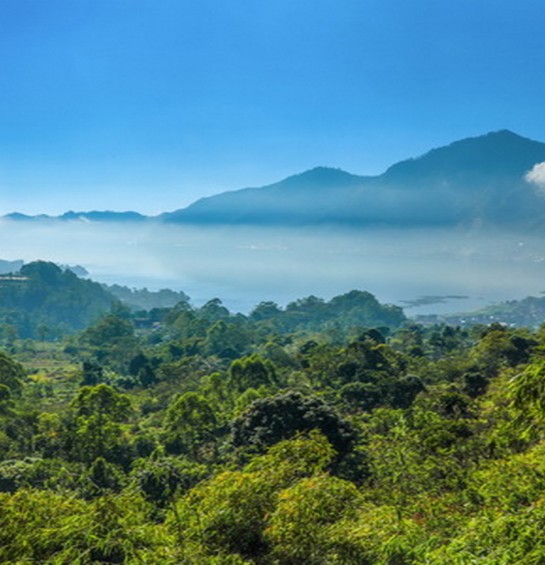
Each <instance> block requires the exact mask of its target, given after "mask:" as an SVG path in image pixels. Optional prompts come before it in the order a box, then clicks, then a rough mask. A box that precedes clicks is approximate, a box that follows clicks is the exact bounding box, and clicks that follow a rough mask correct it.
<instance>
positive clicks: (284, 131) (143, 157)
mask: <svg viewBox="0 0 545 565" xmlns="http://www.w3.org/2000/svg"><path fill="white" fill-rule="evenodd" d="M544 29H545V6H544V5H543V0H521V1H519V2H513V1H512V0H509V1H506V0H458V1H456V2H446V1H445V2H441V1H439V0H413V1H411V2H408V1H407V0H271V1H269V2H260V1H257V0H236V1H234V0H195V1H188V0H0V214H3V213H7V212H11V211H14V210H17V211H21V212H26V213H39V212H45V213H60V212H63V211H66V210H68V209H75V210H91V209H100V210H102V209H112V210H126V209H132V210H137V211H140V212H144V213H157V212H161V211H167V210H174V209H176V208H180V207H183V206H185V205H187V204H188V203H190V202H192V201H194V200H195V199H197V198H199V197H200V196H204V195H208V194H212V193H217V192H221V191H223V190H229V189H235V188H242V187H245V186H260V185H263V184H267V183H271V182H274V181H276V180H280V179H281V178H284V177H286V176H288V175H290V174H294V173H298V172H301V171H303V170H306V169H308V168H311V167H313V166H317V165H325V166H333V167H340V168H343V169H345V170H348V171H350V172H353V173H359V174H378V173H380V172H382V171H383V170H384V169H385V168H386V167H387V166H389V165H390V164H392V163H394V162H396V161H399V160H401V159H403V158H406V157H410V156H416V155H419V154H421V153H423V152H425V151H427V150H428V149H430V148H432V147H435V146H439V145H444V144H446V143H449V142H451V141H454V140H456V139H460V138H463V137H467V136H473V135H479V134H481V133H486V132H488V131H491V130H498V129H503V128H508V129H511V130H513V131H516V132H517V133H519V134H521V135H524V136H527V137H531V138H533V139H538V140H542V141H545V110H544V108H545V106H544V104H545V102H544V101H545V73H544V72H543V68H545V33H543V30H544Z"/></svg>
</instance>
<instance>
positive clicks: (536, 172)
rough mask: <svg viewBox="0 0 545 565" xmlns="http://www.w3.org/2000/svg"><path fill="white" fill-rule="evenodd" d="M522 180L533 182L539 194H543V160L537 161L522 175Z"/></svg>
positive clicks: (544, 188) (544, 167) (544, 170)
mask: <svg viewBox="0 0 545 565" xmlns="http://www.w3.org/2000/svg"><path fill="white" fill-rule="evenodd" d="M524 180H526V182H529V183H530V184H533V185H534V187H535V188H536V189H537V191H538V192H539V193H540V194H543V195H545V161H544V162H543V163H537V164H535V165H534V166H533V167H532V170H531V171H528V172H527V173H526V174H525V175H524Z"/></svg>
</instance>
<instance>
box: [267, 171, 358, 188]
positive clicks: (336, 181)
mask: <svg viewBox="0 0 545 565" xmlns="http://www.w3.org/2000/svg"><path fill="white" fill-rule="evenodd" d="M360 180H361V177H358V176H356V175H353V174H351V173H347V172H346V171H343V170H342V169H337V168H333V167H314V168H312V169H309V170H307V171H304V172H302V173H298V174H296V175H291V176H289V177H287V178H285V179H284V180H282V181H280V182H278V183H275V184H274V185H269V186H277V185H280V184H281V185H283V186H289V185H306V186H316V187H319V186H328V187H331V186H332V185H345V184H352V183H354V182H359V181H360Z"/></svg>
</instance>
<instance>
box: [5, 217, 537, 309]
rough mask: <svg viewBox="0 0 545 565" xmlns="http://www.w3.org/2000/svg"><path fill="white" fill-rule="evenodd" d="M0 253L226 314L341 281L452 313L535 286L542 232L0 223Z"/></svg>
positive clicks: (331, 291)
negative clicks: (184, 297) (435, 299)
mask: <svg viewBox="0 0 545 565" xmlns="http://www.w3.org/2000/svg"><path fill="white" fill-rule="evenodd" d="M0 241H1V243H0V258H1V259H4V260H17V259H23V260H24V261H26V262H29V261H32V260H38V259H41V260H49V261H54V262H56V263H62V264H72V265H74V264H80V265H82V266H84V267H85V268H86V269H87V270H88V271H89V274H90V277H91V278H92V279H94V280H97V281H100V282H106V283H108V284H113V283H117V284H123V285H127V286H130V287H137V288H141V287H147V288H149V289H150V290H158V289H160V288H172V289H174V290H183V291H184V292H186V293H187V294H188V295H189V296H190V297H191V299H192V302H193V303H195V304H202V303H203V302H205V301H207V300H210V299H212V298H215V297H217V298H220V299H221V300H222V301H223V302H224V303H225V304H226V305H227V306H228V307H229V308H230V309H232V310H234V311H243V312H248V311H249V310H250V309H251V308H252V307H253V306H255V305H257V304H258V303H259V302H261V301H267V300H273V301H275V302H277V303H279V304H280V305H285V304H287V303H288V302H290V301H292V300H295V299H297V298H302V297H305V296H309V295H311V294H313V295H316V296H319V297H321V298H324V299H329V298H331V297H332V296H334V295H338V294H343V293H344V292H347V291H349V290H351V289H359V290H366V291H369V292H371V293H373V294H374V295H375V296H376V297H377V298H378V299H379V300H380V301H381V302H387V303H395V304H398V305H401V306H404V307H407V304H406V302H405V301H411V300H414V299H417V298H419V297H422V296H467V299H451V300H447V301H446V302H444V303H442V304H430V305H423V306H421V307H418V308H410V309H407V313H408V314H409V315H412V314H420V313H445V312H463V311H468V310H474V309H476V308H479V307H483V306H486V305H487V304H489V303H492V302H497V301H503V300H511V299H520V298H524V297H526V296H528V295H539V294H540V292H541V291H543V290H545V283H543V280H544V279H543V265H544V264H545V257H544V255H545V253H543V249H544V248H545V247H544V243H545V238H538V237H530V236H527V235H525V236H522V235H520V234H509V233H504V234H501V235H498V234H496V233H494V232H465V231H460V230H457V229H455V228H449V229H445V228H428V229H426V230H422V229H418V230H417V229H412V230H396V229H360V230H355V229H353V230H342V229H335V230H333V229H319V228H313V229H302V228H277V229H275V228H256V227H236V228H234V227H218V226H215V227H189V226H173V225H161V224H154V225H145V226H143V225H142V224H140V223H123V224H112V223H100V222H90V223H89V222H88V223H84V222H79V221H72V222H55V221H37V222H32V223H28V222H14V221H9V220H0Z"/></svg>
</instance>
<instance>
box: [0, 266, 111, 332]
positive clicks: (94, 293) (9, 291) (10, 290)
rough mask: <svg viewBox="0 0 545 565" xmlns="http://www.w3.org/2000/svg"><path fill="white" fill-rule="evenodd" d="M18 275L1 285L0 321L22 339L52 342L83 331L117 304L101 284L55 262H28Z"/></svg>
mask: <svg viewBox="0 0 545 565" xmlns="http://www.w3.org/2000/svg"><path fill="white" fill-rule="evenodd" d="M18 275H19V277H20V279H18V280H13V281H3V282H2V283H1V284H0V321H2V322H3V323H5V324H8V325H9V326H11V327H13V329H14V331H16V332H17V334H18V335H19V337H21V338H29V337H30V338H41V339H44V338H49V339H51V338H56V337H58V336H59V335H62V334H63V333H66V332H70V331H74V330H78V329H82V328H84V327H85V326H86V325H88V324H89V323H90V322H91V321H92V320H94V319H96V318H97V317H98V316H99V315H100V314H101V313H103V312H107V311H108V310H109V309H110V308H111V306H112V305H113V304H114V303H115V302H116V299H115V297H113V296H112V295H111V294H109V293H108V292H107V291H106V290H105V289H103V288H102V286H101V285H100V284H98V283H95V282H92V281H90V280H86V279H80V278H78V277H77V276H76V275H75V274H74V273H73V272H72V271H70V270H63V269H61V268H60V267H58V266H57V265H55V264H54V263H47V262H45V261H36V262H33V263H28V264H26V265H24V266H23V267H21V269H20V271H19V273H18Z"/></svg>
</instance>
